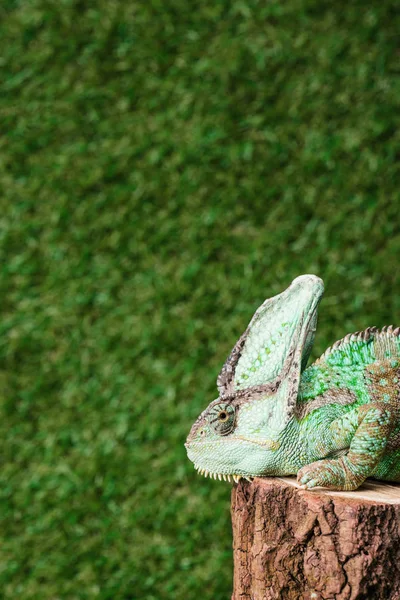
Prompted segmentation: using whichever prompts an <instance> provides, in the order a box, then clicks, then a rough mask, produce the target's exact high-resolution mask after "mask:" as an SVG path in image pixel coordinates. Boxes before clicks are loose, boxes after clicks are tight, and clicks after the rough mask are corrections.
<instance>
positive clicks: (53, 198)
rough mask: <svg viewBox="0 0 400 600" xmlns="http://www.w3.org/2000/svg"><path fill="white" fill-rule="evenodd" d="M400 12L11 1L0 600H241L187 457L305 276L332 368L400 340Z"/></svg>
mask: <svg viewBox="0 0 400 600" xmlns="http://www.w3.org/2000/svg"><path fill="white" fill-rule="evenodd" d="M397 9H398V7H396V3H395V2H392V1H386V0H382V1H380V2H369V3H367V4H365V2H361V1H360V0H355V1H354V2H350V3H349V2H344V1H341V0H339V1H338V2H335V3H331V2H327V1H324V0H322V1H321V0H319V1H316V0H306V1H300V0H288V1H287V2H282V1H281V0H269V1H268V2H262V1H261V0H237V1H235V0H234V1H230V2H228V1H225V0H220V1H219V2H210V1H206V2H200V3H197V4H193V3H190V2H189V3H188V2H185V1H183V0H166V1H164V2H161V1H160V0H146V2H140V1H139V2H122V1H121V0H98V1H87V2H85V1H84V0H59V1H58V2H52V1H51V0H29V1H28V2H23V1H22V0H20V1H19V0H6V1H4V2H3V3H2V7H1V21H0V30H1V36H0V40H1V41H0V47H1V52H0V64H1V69H2V77H1V81H2V83H1V94H0V114H1V123H2V126H1V129H2V136H1V137H0V149H1V163H0V186H1V190H2V191H1V200H0V202H1V211H0V239H1V242H0V244H1V246H0V247H1V267H0V288H1V297H2V309H3V310H2V319H1V322H0V355H1V371H0V383H1V420H0V427H1V456H2V467H1V471H0V519H1V536H2V540H1V543H0V564H1V570H0V589H1V590H2V592H1V593H2V597H3V598H6V599H13V600H14V599H15V598H18V599H20V600H25V599H37V598H41V599H49V600H50V599H51V600H57V599H64V598H68V599H70V600H75V599H92V598H93V599H96V598H100V599H102V600H105V599H110V600H114V599H115V600H118V599H124V600H128V599H129V600H130V599H132V600H133V599H140V600H163V599H167V598H168V599H177V600H187V599H192V598H196V597H198V596H199V595H201V596H202V597H203V598H204V599H208V600H220V599H221V600H222V599H226V598H228V597H229V596H230V590H231V569H232V564H231V530H230V518H229V486H227V485H226V484H221V483H216V482H214V481H209V480H204V479H202V478H199V477H198V476H195V472H194V470H193V468H192V465H191V464H190V463H189V462H188V460H187V459H186V456H185V450H184V447H183V442H184V439H185V437H186V434H187V432H188V429H189V427H190V425H191V423H192V421H193V420H194V419H195V417H196V416H197V414H198V413H199V412H200V411H201V410H202V409H203V408H205V406H206V405H207V404H208V402H209V401H210V400H211V399H213V398H214V397H215V395H216V388H215V378H216V375H217V373H218V371H219V369H220V367H221V366H222V363H223V361H224V359H225V357H226V355H227V354H228V352H229V350H230V348H231V347H232V345H233V344H234V342H235V341H236V339H237V337H238V336H239V334H240V333H241V332H242V331H243V329H244V327H245V326H246V324H247V322H248V320H249V319H250V317H251V315H252V314H253V312H254V310H255V308H256V307H257V306H258V304H259V303H261V302H262V301H263V299H264V298H265V297H266V296H269V295H272V294H275V293H277V292H279V291H280V290H282V289H283V288H284V287H285V286H287V285H288V284H289V283H290V281H291V279H292V278H294V277H295V276H297V275H299V274H301V273H306V272H311V273H317V274H318V275H320V276H322V277H323V278H324V280H325V282H326V284H327V292H326V298H325V300H324V301H323V303H322V306H321V316H320V324H319V333H318V335H317V341H316V346H315V349H314V354H313V356H314V357H315V356H317V355H318V354H319V353H321V352H322V351H323V350H324V348H325V347H326V346H327V345H328V344H330V343H332V342H333V341H335V340H336V339H338V338H340V337H342V336H343V335H344V334H345V333H347V332H349V331H352V330H356V329H363V328H365V327H366V326H368V325H373V324H375V325H383V324H390V323H391V322H393V321H394V322H395V323H397V324H399V319H400V294H399V291H400V281H399V278H400V276H399V269H398V261H399V256H400V235H399V234H400V227H399V216H398V213H399V200H400V197H399V177H398V174H399V173H398V170H399V163H398V157H399V155H398V153H399V137H400V134H399V132H400V128H399V110H398V106H397V104H398V102H397V101H398V99H399V96H400V89H399V79H398V72H397V74H396V66H398V62H397V61H398V53H397V41H398V40H397V39H396V34H397V33H398V30H399V23H398V14H399V13H398V10H397ZM396 20H397V22H396ZM396 86H397V87H396ZM396 319H398V320H397V322H396Z"/></svg>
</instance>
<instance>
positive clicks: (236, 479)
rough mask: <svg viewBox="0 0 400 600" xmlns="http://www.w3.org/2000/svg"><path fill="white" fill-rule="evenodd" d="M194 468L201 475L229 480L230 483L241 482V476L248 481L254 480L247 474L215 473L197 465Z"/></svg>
mask: <svg viewBox="0 0 400 600" xmlns="http://www.w3.org/2000/svg"><path fill="white" fill-rule="evenodd" d="M194 468H195V469H196V471H197V472H198V474H199V475H203V477H209V478H210V479H219V480H220V481H222V480H224V481H228V482H229V483H239V480H240V478H242V479H247V481H250V482H251V481H253V478H252V477H246V476H245V475H236V474H233V473H213V472H212V471H208V470H207V469H202V468H200V467H199V466H197V465H194Z"/></svg>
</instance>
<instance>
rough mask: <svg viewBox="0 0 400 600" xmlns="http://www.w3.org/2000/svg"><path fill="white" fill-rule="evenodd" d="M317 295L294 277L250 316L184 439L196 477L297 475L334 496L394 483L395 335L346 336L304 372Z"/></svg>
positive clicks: (318, 287)
mask: <svg viewBox="0 0 400 600" xmlns="http://www.w3.org/2000/svg"><path fill="white" fill-rule="evenodd" d="M323 290H324V287H323V283H322V280H321V279H319V278H318V277H316V276H315V275H302V276H301V277H297V279H295V280H294V281H293V282H292V284H291V285H290V286H289V287H288V288H287V290H285V291H284V292H282V293H281V294H279V295H278V296H275V297H273V298H270V299H267V300H266V301H265V302H264V303H263V304H262V305H261V306H260V307H259V309H258V310H257V311H256V313H255V314H254V316H253V318H252V320H251V321H250V324H249V326H248V327H247V329H246V331H245V332H244V333H243V335H242V336H241V337H240V339H239V340H238V342H237V343H236V345H235V347H234V348H233V350H232V352H231V354H230V355H229V357H228V359H227V361H226V363H225V365H224V367H223V368H222V371H221V373H220V374H219V376H218V380H217V385H218V390H219V394H220V396H219V398H217V399H216V400H214V401H213V402H211V404H210V405H209V406H208V407H207V409H206V410H205V411H204V412H202V413H201V415H200V416H199V417H198V419H197V420H196V422H195V423H194V425H193V426H192V429H191V431H190V433H189V436H188V438H187V442H186V444H185V446H186V448H187V453H188V456H189V458H190V460H191V461H192V462H193V463H194V465H195V468H196V470H197V471H198V472H199V473H200V474H202V475H205V476H208V475H209V476H211V477H214V479H216V478H218V479H225V480H229V481H231V478H233V479H234V480H235V481H238V480H239V478H240V477H244V478H251V477H254V476H263V475H265V476H267V475H291V474H295V473H297V479H298V482H299V484H300V485H301V486H302V487H304V488H315V487H326V488H331V489H337V490H354V489H356V488H358V487H359V486H360V485H361V484H362V482H363V481H364V480H365V479H366V478H367V477H374V478H376V479H381V480H388V481H400V399H399V391H400V328H396V329H394V328H393V327H392V326H390V327H384V328H383V329H382V330H380V331H379V330H378V329H377V328H376V327H368V329H366V330H365V331H362V332H356V333H353V334H349V335H346V337H345V338H343V339H342V340H340V341H338V342H336V343H335V344H334V345H333V346H332V347H330V348H328V349H327V350H326V352H324V354H323V355H322V356H321V357H320V358H319V359H318V360H316V361H315V362H314V363H313V364H312V365H311V366H310V367H308V368H307V369H306V368H305V367H306V363H307V360H308V357H309V354H310V351H311V347H312V343H313V341H314V334H315V327H316V322H317V308H318V304H319V302H320V300H321V297H322V294H323Z"/></svg>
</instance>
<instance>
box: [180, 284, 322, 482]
mask: <svg viewBox="0 0 400 600" xmlns="http://www.w3.org/2000/svg"><path fill="white" fill-rule="evenodd" d="M322 293H323V284H322V281H321V280H320V279H319V278H318V277H315V276H314V275H303V276H301V277H298V278H297V279H295V280H294V281H293V282H292V284H291V285H290V286H289V288H288V289H287V290H285V291H284V292H283V293H282V294H279V295H278V296H275V297H274V298H271V299H269V300H266V301H265V302H264V303H263V304H262V305H261V306H260V308H259V309H258V310H257V311H256V313H255V315H254V317H253V319H252V320H251V322H250V324H249V326H248V328H247V329H246V331H245V333H244V334H243V336H242V337H241V338H240V340H239V342H238V343H237V344H236V346H235V347H234V349H233V350H232V353H231V355H230V357H229V358H228V360H227V362H226V364H225V366H224V368H223V370H222V371H221V374H220V376H219V378H218V387H219V391H220V397H219V398H217V399H216V400H214V401H213V402H211V404H210V405H209V406H208V407H207V408H206V410H205V411H203V412H202V413H201V415H200V416H199V417H198V419H197V420H196V422H195V423H194V425H193V426H192V428H191V430H190V433H189V436H188V438H187V440H186V444H185V446H186V449H187V453H188V457H189V459H190V460H191V461H192V462H193V463H194V465H195V468H196V469H197V470H198V471H199V472H200V473H201V474H203V475H211V476H214V478H217V477H218V478H219V479H221V478H224V479H226V478H228V479H230V477H231V476H232V477H233V478H234V479H235V480H237V479H238V478H239V477H252V476H256V475H279V474H280V475H283V474H289V473H290V472H292V471H291V467H290V462H289V461H290V457H289V456H286V453H285V451H284V443H283V436H282V432H283V431H284V430H285V432H287V433H288V432H289V429H290V427H291V423H292V421H293V419H292V417H293V412H294V408H295V403H296V398H297V390H298V385H299V380H300V372H301V369H302V368H304V367H305V364H306V362H307V359H308V355H309V353H310V350H311V346H312V343H313V339H314V332H315V325H316V315H317V307H318V303H319V301H320V299H321V297H322ZM285 439H286V436H285Z"/></svg>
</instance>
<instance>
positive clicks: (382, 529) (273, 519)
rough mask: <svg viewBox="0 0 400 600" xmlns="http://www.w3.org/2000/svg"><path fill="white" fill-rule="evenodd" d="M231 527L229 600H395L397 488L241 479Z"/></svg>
mask: <svg viewBox="0 0 400 600" xmlns="http://www.w3.org/2000/svg"><path fill="white" fill-rule="evenodd" d="M232 525H233V549H234V589H233V595H232V600H400V485H396V484H384V483H378V482H372V481H368V482H367V483H366V484H364V485H363V486H362V487H361V488H360V489H359V490H357V491H356V492H329V491H327V490H321V491H314V492H311V491H306V490H302V489H301V488H299V487H298V485H297V484H296V481H295V479H294V478H269V479H255V480H254V481H253V483H248V482H245V481H244V480H241V481H240V483H239V484H238V485H236V486H235V487H234V488H233V491H232Z"/></svg>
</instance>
